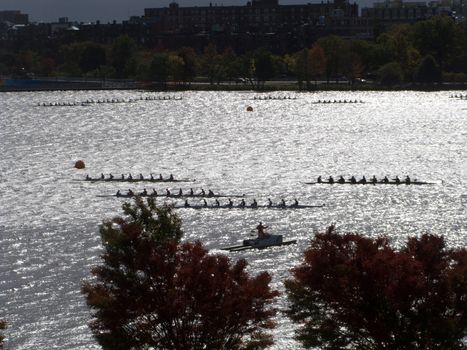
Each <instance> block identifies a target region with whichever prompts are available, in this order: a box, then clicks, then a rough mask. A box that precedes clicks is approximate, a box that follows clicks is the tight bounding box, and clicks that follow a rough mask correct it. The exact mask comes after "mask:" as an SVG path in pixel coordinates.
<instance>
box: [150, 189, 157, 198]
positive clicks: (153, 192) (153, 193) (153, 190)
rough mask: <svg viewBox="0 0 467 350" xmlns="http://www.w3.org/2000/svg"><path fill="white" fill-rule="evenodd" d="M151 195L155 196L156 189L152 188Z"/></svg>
mask: <svg viewBox="0 0 467 350" xmlns="http://www.w3.org/2000/svg"><path fill="white" fill-rule="evenodd" d="M151 196H153V197H157V191H156V189H155V188H153V189H152V193H151Z"/></svg>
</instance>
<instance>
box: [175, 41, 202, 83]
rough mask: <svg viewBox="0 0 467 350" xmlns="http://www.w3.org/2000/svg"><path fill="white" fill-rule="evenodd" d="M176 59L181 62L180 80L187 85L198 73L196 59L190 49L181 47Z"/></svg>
mask: <svg viewBox="0 0 467 350" xmlns="http://www.w3.org/2000/svg"><path fill="white" fill-rule="evenodd" d="M178 57H180V59H181V60H182V61H183V65H182V76H181V78H182V79H181V80H182V81H183V82H184V83H189V82H191V81H192V80H193V78H194V77H195V75H196V74H197V73H198V57H197V55H196V52H195V50H193V49H192V48H191V47H182V48H181V49H180V50H178Z"/></svg>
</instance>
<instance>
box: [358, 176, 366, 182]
mask: <svg viewBox="0 0 467 350" xmlns="http://www.w3.org/2000/svg"><path fill="white" fill-rule="evenodd" d="M358 183H359V184H366V177H365V176H363V177H362V179H361V180H360V181H358Z"/></svg>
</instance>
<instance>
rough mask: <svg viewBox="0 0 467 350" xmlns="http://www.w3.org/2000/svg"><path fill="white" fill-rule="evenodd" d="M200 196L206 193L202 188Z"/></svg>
mask: <svg viewBox="0 0 467 350" xmlns="http://www.w3.org/2000/svg"><path fill="white" fill-rule="evenodd" d="M200 195H201V196H202V197H204V196H205V195H206V191H205V190H204V188H202V189H201V194H200Z"/></svg>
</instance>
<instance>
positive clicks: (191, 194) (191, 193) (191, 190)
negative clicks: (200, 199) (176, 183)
mask: <svg viewBox="0 0 467 350" xmlns="http://www.w3.org/2000/svg"><path fill="white" fill-rule="evenodd" d="M194 195H195V193H194V192H193V189H192V188H190V196H194Z"/></svg>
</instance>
